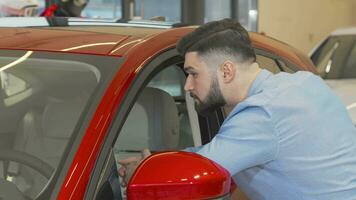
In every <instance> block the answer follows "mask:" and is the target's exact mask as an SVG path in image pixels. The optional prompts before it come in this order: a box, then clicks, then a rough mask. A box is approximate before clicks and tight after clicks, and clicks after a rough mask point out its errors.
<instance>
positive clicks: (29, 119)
mask: <svg viewBox="0 0 356 200" xmlns="http://www.w3.org/2000/svg"><path fill="white" fill-rule="evenodd" d="M16 59H17V58H14V57H12V58H11V57H2V58H0V64H1V66H6V65H7V64H9V63H13V62H14V61H16ZM0 74H1V77H0V82H1V88H0V113H1V114H0V126H1V132H0V148H1V149H2V151H4V152H10V154H11V155H14V156H13V157H10V158H9V157H7V158H5V157H3V156H0V167H1V170H0V172H1V176H0V179H2V181H7V183H12V188H14V187H16V188H17V190H18V191H19V192H20V193H22V194H23V195H24V196H26V197H27V198H30V199H33V198H35V197H36V196H37V195H38V194H39V193H40V192H41V190H42V189H43V188H44V187H45V186H46V184H47V182H48V181H49V179H50V178H51V176H52V174H53V172H54V171H55V170H56V168H57V166H58V164H59V162H60V160H61V158H62V157H63V153H64V150H65V148H66V146H67V143H68V142H69V140H70V138H71V136H72V134H73V131H74V130H75V127H76V124H77V122H78V121H79V119H80V116H81V115H82V112H83V110H84V107H85V105H86V103H87V101H88V99H89V96H90V95H91V93H93V91H94V89H95V88H96V86H97V84H98V82H99V79H100V73H99V71H98V70H97V69H96V68H95V67H94V66H89V65H88V64H85V63H79V62H72V61H54V60H49V59H36V58H33V59H27V60H26V61H24V62H22V63H17V64H16V65H14V66H11V67H9V68H7V69H5V70H1V71H0ZM10 154H9V155H10ZM5 192H6V191H5ZM9 195H10V193H9ZM11 195H14V193H11Z"/></svg>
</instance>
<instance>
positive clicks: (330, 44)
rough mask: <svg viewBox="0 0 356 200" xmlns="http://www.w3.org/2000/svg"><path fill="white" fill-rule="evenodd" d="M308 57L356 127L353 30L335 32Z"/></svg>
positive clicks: (355, 39)
mask: <svg viewBox="0 0 356 200" xmlns="http://www.w3.org/2000/svg"><path fill="white" fill-rule="evenodd" d="M310 56H311V59H312V61H313V62H314V64H315V66H316V67H317V70H318V72H319V73H320V76H321V77H322V78H324V79H325V81H326V82H327V84H328V85H329V86H330V87H331V88H332V89H333V90H334V91H335V92H336V93H337V95H339V97H340V98H341V99H342V101H343V102H344V104H345V106H346V108H347V110H348V111H349V113H350V116H351V118H352V120H353V122H354V124H356V27H350V28H342V29H337V30H335V31H334V32H332V33H331V34H330V35H329V36H328V37H327V38H326V39H325V40H323V41H322V42H321V43H320V44H319V45H317V46H316V47H315V48H314V49H313V50H312V51H311V53H310Z"/></svg>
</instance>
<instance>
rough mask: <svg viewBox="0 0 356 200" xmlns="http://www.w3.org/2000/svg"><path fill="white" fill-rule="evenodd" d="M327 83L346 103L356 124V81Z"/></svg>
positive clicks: (328, 81)
mask: <svg viewBox="0 0 356 200" xmlns="http://www.w3.org/2000/svg"><path fill="white" fill-rule="evenodd" d="M325 81H326V83H327V84H328V85H329V86H330V88H331V89H333V90H334V92H335V93H336V94H337V95H338V96H339V97H340V98H341V100H342V101H343V102H344V104H345V106H346V108H347V110H348V111H349V113H350V116H351V118H352V120H353V122H354V124H356V79H339V80H325Z"/></svg>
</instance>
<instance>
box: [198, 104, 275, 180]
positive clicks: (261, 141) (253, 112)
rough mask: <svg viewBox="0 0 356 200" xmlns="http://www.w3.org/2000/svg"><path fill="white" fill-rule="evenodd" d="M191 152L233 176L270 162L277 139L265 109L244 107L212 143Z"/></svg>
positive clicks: (226, 124)
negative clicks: (210, 161)
mask: <svg viewBox="0 0 356 200" xmlns="http://www.w3.org/2000/svg"><path fill="white" fill-rule="evenodd" d="M194 150H195V151H194V152H196V153H198V154H200V155H202V156H204V157H207V158H209V159H211V160H213V161H215V162H216V163H218V164H220V165H221V166H223V167H224V168H225V169H227V170H228V171H229V172H230V174H231V175H234V174H236V173H238V172H240V171H242V170H244V169H247V168H250V167H253V166H257V165H261V164H264V163H266V162H269V161H271V160H273V159H274V157H275V156H276V154H277V152H278V139H277V136H276V134H275V131H274V125H273V122H272V119H271V116H270V114H268V112H267V111H266V110H265V108H263V107H259V106H254V107H246V108H245V109H243V110H242V111H240V112H238V113H235V114H233V113H232V114H230V115H229V117H228V118H227V119H226V120H225V122H224V123H223V125H222V126H221V128H220V130H219V133H218V134H217V135H216V136H215V137H214V138H213V139H212V141H211V142H210V143H208V144H205V145H203V146H201V147H199V148H197V149H194Z"/></svg>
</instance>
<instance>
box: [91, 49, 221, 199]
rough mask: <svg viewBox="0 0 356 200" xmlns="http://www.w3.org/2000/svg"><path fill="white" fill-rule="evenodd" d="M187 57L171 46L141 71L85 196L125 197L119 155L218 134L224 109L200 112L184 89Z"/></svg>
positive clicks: (192, 143) (202, 140)
mask: <svg viewBox="0 0 356 200" xmlns="http://www.w3.org/2000/svg"><path fill="white" fill-rule="evenodd" d="M183 62H184V61H183V59H182V57H181V56H179V55H178V53H177V52H176V50H175V49H172V50H170V51H167V52H165V53H163V54H161V55H159V56H157V57H156V58H154V59H153V60H152V61H151V62H150V63H149V64H147V65H145V66H144V67H143V68H142V69H141V71H140V72H139V73H138V75H137V77H136V78H135V80H134V81H133V84H132V86H131V88H130V89H129V91H128V92H127V94H126V97H125V98H126V99H125V101H124V102H123V103H122V105H121V106H120V108H119V110H118V112H117V114H116V117H115V118H116V119H115V120H114V121H113V124H112V125H111V130H110V132H109V134H108V137H107V138H106V141H105V144H104V148H103V149H102V151H101V153H100V156H99V158H98V162H97V164H96V167H95V169H94V171H93V173H92V179H91V181H90V184H89V186H88V190H87V193H86V197H85V199H120V198H123V199H125V194H124V193H125V192H124V191H125V188H123V187H121V186H120V185H119V181H120V180H119V178H118V175H117V169H118V168H119V167H120V166H119V165H118V163H117V161H118V160H120V159H124V158H127V157H130V156H137V155H140V151H141V150H142V149H144V148H149V149H150V150H151V151H152V152H157V151H166V150H182V149H184V148H186V147H191V146H200V145H201V144H204V143H206V142H208V141H209V140H210V138H211V137H213V135H215V133H216V132H217V130H218V127H219V126H220V124H219V122H220V121H221V119H222V117H223V116H222V115H221V114H222V113H221V112H220V113H219V114H220V116H219V115H216V114H213V115H212V116H204V117H203V116H200V115H198V114H197V113H196V112H195V109H194V100H193V99H192V97H190V95H188V94H187V93H186V92H185V91H184V84H185V79H186V74H185V72H184V70H183ZM201 132H202V133H204V136H202V135H201Z"/></svg>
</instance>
